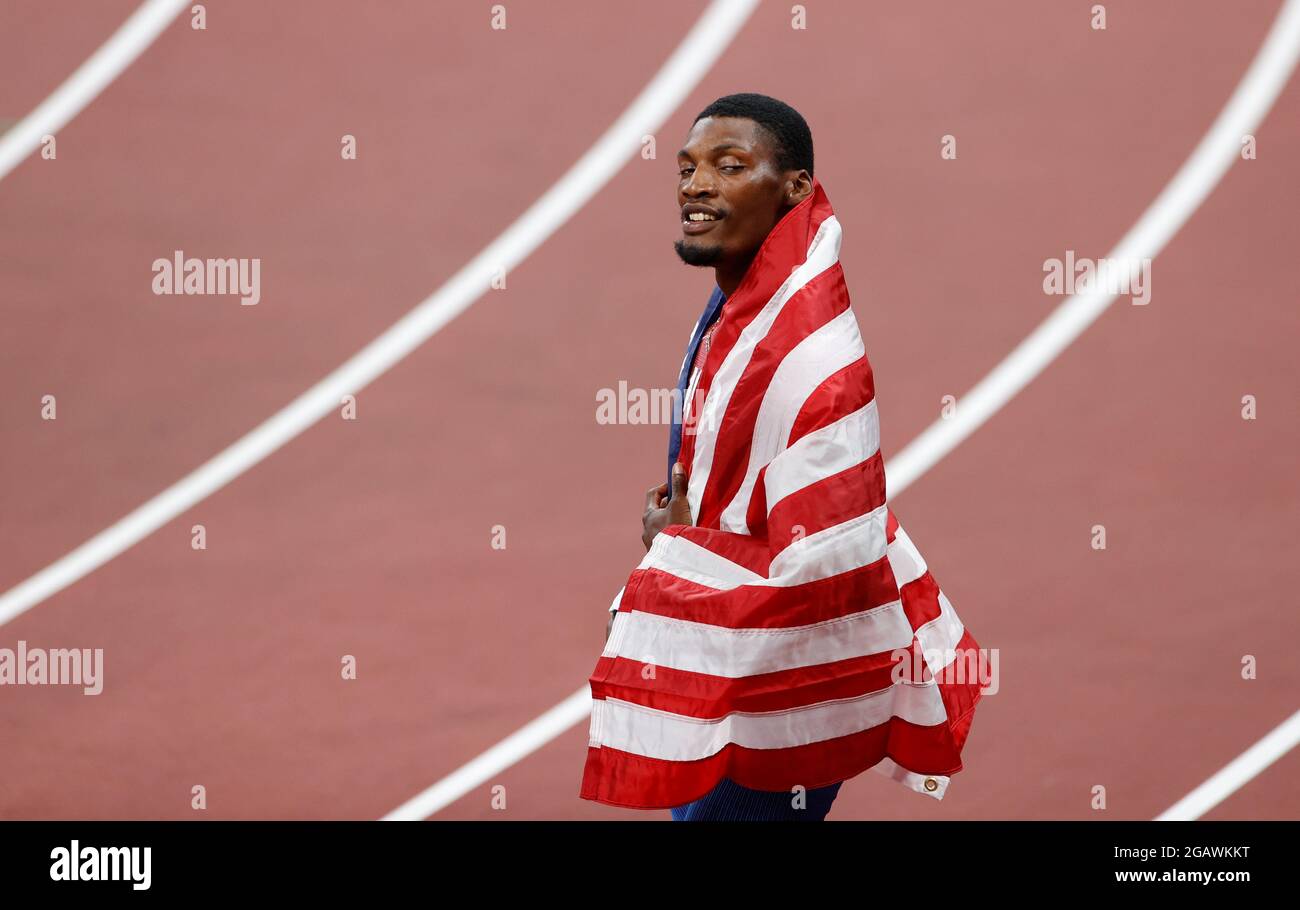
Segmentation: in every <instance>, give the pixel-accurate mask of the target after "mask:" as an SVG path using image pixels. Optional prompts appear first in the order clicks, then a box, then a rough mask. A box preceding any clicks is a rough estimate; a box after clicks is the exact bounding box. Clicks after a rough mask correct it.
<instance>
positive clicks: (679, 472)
mask: <svg viewBox="0 0 1300 910" xmlns="http://www.w3.org/2000/svg"><path fill="white" fill-rule="evenodd" d="M679 498H680V499H685V498H686V468H684V467H682V463H681V462H680V461H679V462H677V464H675V465H673V499H679Z"/></svg>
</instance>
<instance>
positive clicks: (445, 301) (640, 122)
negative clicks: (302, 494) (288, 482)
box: [0, 0, 758, 624]
mask: <svg viewBox="0 0 1300 910" xmlns="http://www.w3.org/2000/svg"><path fill="white" fill-rule="evenodd" d="M757 3H758V0H713V3H711V4H710V5H709V7H708V9H707V10H705V12H704V14H703V15H702V16H700V18H699V20H698V21H697V22H696V23H695V25H694V26H693V27H692V28H691V30H690V32H689V33H688V34H687V35H686V37H685V38H684V39H683V40H682V43H681V44H680V45H678V47H677V49H676V50H675V51H673V54H672V56H670V57H669V58H668V60H667V61H666V62H665V63H664V65H663V66H662V67H661V68H660V69H659V71H658V72H657V73H656V74H655V76H654V78H653V79H652V80H651V81H650V82H649V83H648V84H647V85H646V87H645V88H644V89H642V91H641V94H639V95H638V96H637V97H636V99H635V100H634V101H633V102H632V104H631V105H630V106H629V107H628V108H627V110H625V111H624V112H623V114H622V115H621V116H620V117H619V118H618V119H617V120H616V121H614V124H613V125H612V126H611V127H610V128H609V129H608V130H606V131H605V133H604V134H603V135H602V136H601V137H600V139H599V140H597V142H596V144H595V145H593V146H592V147H591V148H590V149H589V150H588V151H587V153H586V154H585V155H583V156H582V157H581V158H580V159H578V161H577V163H576V164H574V165H573V166H572V167H571V168H569V170H568V171H567V172H566V173H565V174H564V176H563V177H561V178H560V179H559V180H558V181H557V182H556V183H555V184H554V185H553V186H552V187H551V188H550V189H549V190H547V191H546V193H544V194H543V195H542V196H541V198H539V199H538V200H537V201H536V202H534V203H533V205H532V206H531V207H530V208H529V209H528V211H526V212H524V214H523V215H522V216H520V217H519V219H518V220H517V221H515V223H514V224H512V225H510V227H508V228H507V229H506V230H505V232H504V233H502V234H501V235H500V236H499V237H497V238H496V240H494V241H492V242H491V243H490V244H488V246H486V247H485V248H484V249H483V250H482V251H481V252H480V253H479V254H478V255H477V256H475V257H474V258H473V259H471V260H470V261H469V263H468V264H466V265H465V266H464V267H463V268H461V270H460V271H458V272H457V273H456V274H455V275H453V276H452V277H451V278H450V279H449V280H448V281H447V283H446V284H444V285H443V286H442V287H440V288H438V290H436V291H435V292H434V293H432V294H431V295H429V297H427V298H425V300H424V301H423V302H422V303H420V304H419V305H418V306H416V307H415V308H414V309H413V310H411V311H410V312H409V313H407V314H406V315H405V316H403V317H402V318H401V319H399V320H398V321H397V322H396V323H394V324H393V325H392V326H390V327H389V328H388V329H387V330H386V331H385V332H384V333H383V334H382V335H380V336H379V337H378V338H376V339H375V340H374V341H372V342H370V344H368V345H366V346H365V347H364V348H362V349H361V350H360V351H359V352H357V353H356V354H354V355H353V356H352V357H351V358H350V359H349V360H348V361H347V362H345V363H344V364H343V365H342V366H340V367H338V368H337V369H336V370H334V372H332V373H330V374H329V375H328V376H326V377H325V378H324V379H322V380H321V381H320V382H318V383H316V385H314V386H312V387H311V388H310V389H308V390H307V391H306V392H304V393H303V394H301V395H299V396H298V397H297V398H296V399H294V400H293V401H292V402H290V403H289V404H288V405H287V406H286V407H285V408H284V409H283V410H281V411H280V412H279V413H277V414H275V415H274V416H272V417H270V418H269V419H268V420H266V422H264V423H263V424H262V425H261V426H259V427H257V428H256V429H254V430H252V431H251V432H250V433H248V434H247V435H246V436H244V437H243V438H242V439H240V440H238V441H237V442H235V443H234V444H233V445H231V446H230V447H229V448H227V449H226V450H225V451H223V452H221V453H220V454H218V455H216V456H215V457H214V458H212V459H211V460H209V461H208V462H206V463H205V464H203V465H202V466H200V467H199V468H198V469H197V470H195V471H194V472H193V473H191V474H189V475H188V476H186V477H184V478H182V479H181V480H180V481H178V482H176V483H175V484H173V485H172V486H170V487H168V488H167V489H165V490H163V491H162V492H161V493H159V494H158V495H157V496H155V497H154V498H153V499H150V500H149V501H148V502H146V503H145V504H144V505H142V506H140V507H139V508H137V509H136V510H135V511H133V512H131V513H130V514H129V515H127V516H125V517H124V518H122V519H120V520H119V521H117V522H116V523H115V524H113V525H111V526H109V527H108V528H106V529H104V530H103V531H101V532H100V533H98V534H96V535H95V536H94V537H92V538H91V539H90V540H88V541H86V542H85V543H83V544H82V545H81V546H79V547H77V549H75V550H73V551H72V552H71V553H68V554H67V555H66V556H64V557H63V558H61V559H59V560H58V561H57V562H54V563H51V564H50V565H49V566H47V567H45V568H44V569H42V570H41V571H40V572H37V573H36V574H35V575H33V576H32V577H31V578H28V579H27V580H26V581H23V582H21V583H19V584H17V585H15V586H14V587H13V588H11V589H9V590H8V591H6V592H5V593H4V595H2V596H0V624H4V623H6V622H9V621H10V620H11V619H13V618H14V617H15V616H18V615H20V614H22V613H24V612H26V611H27V610H30V609H31V608H32V607H34V606H36V605H37V604H39V603H40V602H41V601H43V600H45V599H46V598H47V597H50V596H51V595H53V594H55V593H57V592H59V591H61V590H63V589H64V588H66V587H68V585H71V584H73V583H74V582H76V581H78V580H79V579H81V578H83V577H85V576H86V575H87V574H89V573H90V572H93V571H94V570H95V569H97V568H99V567H100V566H102V565H103V564H104V563H106V562H108V561H109V560H110V559H113V558H114V557H116V556H118V555H119V554H121V553H122V552H123V551H125V550H127V549H128V548H130V547H132V546H134V545H135V544H136V543H138V542H139V541H141V540H143V539H144V538H145V537H147V536H149V535H150V534H152V533H153V532H154V531H156V530H158V528H160V527H162V526H163V525H164V524H166V523H167V522H169V521H171V520H172V519H173V518H175V517H176V516H177V515H180V514H181V513H182V512H184V511H185V510H186V509H188V508H190V507H191V506H193V505H194V504H195V503H197V502H200V501H201V500H203V499H204V498H206V497H207V496H210V495H211V494H213V493H214V492H216V491H217V490H219V489H221V488H222V487H223V486H225V485H226V484H228V483H230V481H232V480H234V479H235V478H236V477H238V476H239V475H240V474H243V473H244V472H245V471H247V470H248V469H249V468H251V467H253V466H254V465H255V464H257V463H258V462H260V461H261V460H262V459H264V458H266V457H267V456H268V455H270V454H271V453H272V452H274V451H275V450H276V449H278V448H280V447H281V446H283V445H284V444H285V443H287V442H289V441H290V440H291V439H293V438H294V437H295V436H297V435H298V434H299V433H302V432H303V431H304V430H306V429H307V428H308V427H310V426H311V425H312V424H314V423H315V422H316V421H318V420H320V419H321V418H322V417H324V416H325V415H326V414H328V413H330V412H331V411H333V410H334V409H335V408H336V407H338V406H339V403H340V401H341V400H342V398H343V396H344V395H355V394H357V393H358V392H359V391H361V390H362V389H363V388H365V387H366V386H367V385H369V384H370V383H371V382H372V381H373V380H374V379H375V378H376V377H378V376H380V375H382V374H383V373H384V372H385V371H387V370H388V369H389V368H391V367H392V366H393V365H394V364H396V363H397V362H398V361H400V360H401V359H402V358H403V357H405V356H406V355H407V354H409V353H411V352H412V351H413V350H415V349H416V348H417V347H419V346H420V345H421V344H423V343H424V342H425V341H427V340H428V339H429V337H430V336H432V335H433V334H434V333H435V332H437V331H438V330H439V329H441V328H442V327H443V326H445V325H446V324H447V323H449V322H451V320H453V319H455V318H456V317H457V316H459V315H460V314H461V313H462V312H464V311H465V310H466V309H468V308H469V307H470V306H471V305H472V304H473V303H474V301H476V300H478V298H479V297H480V296H482V295H483V294H484V293H485V292H486V291H487V290H488V288H489V286H490V283H491V280H492V277H493V275H494V274H496V273H497V271H498V270H505V271H507V272H508V271H509V270H510V269H512V268H514V267H515V266H516V265H518V264H519V263H520V262H522V261H523V260H524V259H526V258H527V257H528V256H529V255H530V254H531V253H532V252H533V251H534V250H535V249H537V248H538V247H539V246H541V244H542V243H543V242H544V241H545V240H546V239H547V238H548V237H550V236H551V234H553V233H555V231H556V230H558V229H559V228H560V226H561V225H563V224H564V223H565V222H566V221H568V220H569V219H570V218H571V217H572V216H573V214H574V213H575V212H576V211H577V210H578V209H579V208H581V207H582V206H583V205H585V204H586V203H587V201H588V200H589V199H590V198H591V197H592V195H594V194H595V193H596V192H597V191H599V190H600V188H601V187H603V186H604V185H605V184H606V183H608V182H609V180H610V179H611V178H612V177H613V176H614V175H615V174H616V173H618V171H619V169H620V168H621V167H622V166H623V163H624V162H625V161H626V160H627V159H628V158H629V157H630V156H631V155H633V154H635V152H636V150H637V149H638V148H640V146H641V139H642V137H643V136H645V135H646V134H649V133H654V132H655V130H657V129H658V128H659V127H660V126H661V125H662V124H663V122H664V121H665V120H667V119H668V116H669V115H670V114H672V112H673V111H675V110H676V109H677V108H678V106H679V105H681V103H682V102H683V101H685V100H686V96H687V95H689V94H690V93H691V91H692V90H693V89H694V88H695V86H696V85H697V84H699V81H700V80H701V79H702V78H703V77H704V74H705V73H707V72H708V71H709V69H710V68H711V67H712V66H713V63H714V61H715V60H717V58H718V56H719V55H720V54H721V53H722V51H723V50H724V49H725V48H726V47H727V45H728V44H730V43H731V40H732V38H733V37H735V35H736V32H738V31H739V30H740V27H741V26H742V25H744V24H745V21H746V20H747V19H748V18H749V16H750V14H751V13H752V12H753V11H754V7H755V6H756V5H757Z"/></svg>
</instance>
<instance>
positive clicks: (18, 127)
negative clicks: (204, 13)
mask: <svg viewBox="0 0 1300 910" xmlns="http://www.w3.org/2000/svg"><path fill="white" fill-rule="evenodd" d="M186 3H187V0H146V2H145V3H142V4H140V6H139V7H138V8H137V9H136V11H135V12H134V13H132V14H131V16H130V18H128V19H127V20H126V21H125V22H123V23H122V24H121V26H119V27H118V29H117V31H115V32H114V33H113V36H112V37H111V38H109V39H108V40H107V41H105V42H104V43H103V44H102V45H100V48H99V50H97V51H95V53H93V54H91V55H90V56H89V57H88V58H87V59H86V62H85V63H83V64H81V66H79V67H77V69H76V70H75V71H74V72H73V73H72V75H71V76H69V77H68V78H67V79H65V80H63V84H62V85H60V86H59V87H58V88H57V89H55V90H54V93H53V94H52V95H50V97H48V98H46V99H45V100H44V101H42V102H41V103H40V104H39V105H38V106H37V107H36V108H35V109H34V110H33V111H32V112H31V113H30V114H28V115H27V116H26V117H24V118H23V119H22V120H20V121H18V122H17V123H16V124H14V125H13V127H12V128H11V129H10V130H9V132H7V133H5V134H4V135H3V136H0V180H3V179H4V177H5V175H6V174H8V173H9V172H10V171H12V170H13V169H14V168H15V167H17V166H18V163H19V162H20V161H22V160H23V159H24V158H26V157H27V156H28V155H30V154H31V153H32V152H33V151H35V150H36V148H37V146H39V145H40V144H41V138H42V137H43V136H46V135H54V134H55V133H57V132H58V131H59V130H61V129H63V127H64V126H65V125H66V124H67V123H68V121H69V120H71V119H72V118H73V117H75V116H77V114H79V113H81V110H82V108H84V107H85V106H86V105H87V104H89V103H90V102H91V101H94V100H95V97H96V96H97V95H98V94H99V93H100V92H102V91H103V90H104V89H105V88H107V87H108V84H109V83H110V82H112V81H113V80H114V79H116V78H117V77H118V76H119V75H120V74H121V72H122V71H123V70H124V69H126V68H127V67H128V66H130V65H131V64H132V62H134V60H135V58H136V57H139V56H140V55H141V54H142V53H144V49H145V48H147V47H148V46H149V45H151V44H153V42H154V39H155V38H157V37H158V36H159V35H160V34H162V31H163V29H165V28H166V27H167V26H168V25H169V24H170V23H171V21H172V20H173V19H175V18H176V15H177V14H178V13H179V12H180V11H181V10H182V9H183V8H184V7H185V5H186Z"/></svg>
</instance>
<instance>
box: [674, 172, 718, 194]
mask: <svg viewBox="0 0 1300 910" xmlns="http://www.w3.org/2000/svg"><path fill="white" fill-rule="evenodd" d="M715 192H716V188H715V186H714V181H713V176H712V175H711V174H709V173H708V170H707V168H700V167H697V168H696V169H695V170H693V171H691V176H690V177H689V178H688V179H687V181H686V182H685V183H684V184H682V195H683V196H685V197H686V198H688V199H700V198H702V197H705V196H712V195H714V193H715Z"/></svg>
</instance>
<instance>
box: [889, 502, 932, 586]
mask: <svg viewBox="0 0 1300 910" xmlns="http://www.w3.org/2000/svg"><path fill="white" fill-rule="evenodd" d="M894 517H895V519H897V517H898V516H894ZM889 567H890V568H891V569H893V570H894V581H896V582H898V586H899V587H900V588H901V587H903V585H906V584H911V583H912V582H914V581H916V580H917V579H918V578H920V577H921V576H922V575H924V574H925V573H926V570H927V568H928V567H927V566H926V564H925V558H924V557H922V556H921V551H920V550H918V549H917V548H916V544H914V543H912V538H911V537H909V536H908V535H907V532H906V531H904V530H903V526H902V525H901V524H900V525H899V526H898V527H897V528H896V529H895V530H894V542H893V543H891V544H890V545H889Z"/></svg>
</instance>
